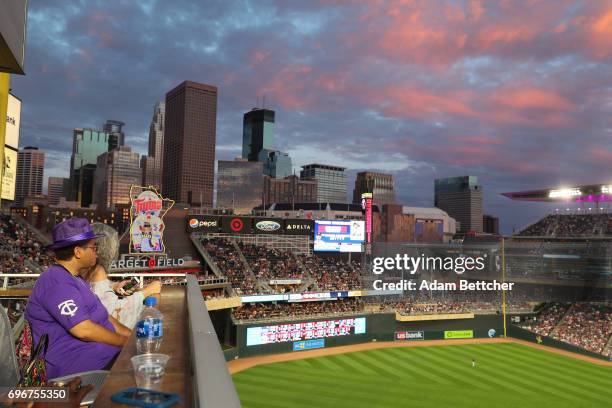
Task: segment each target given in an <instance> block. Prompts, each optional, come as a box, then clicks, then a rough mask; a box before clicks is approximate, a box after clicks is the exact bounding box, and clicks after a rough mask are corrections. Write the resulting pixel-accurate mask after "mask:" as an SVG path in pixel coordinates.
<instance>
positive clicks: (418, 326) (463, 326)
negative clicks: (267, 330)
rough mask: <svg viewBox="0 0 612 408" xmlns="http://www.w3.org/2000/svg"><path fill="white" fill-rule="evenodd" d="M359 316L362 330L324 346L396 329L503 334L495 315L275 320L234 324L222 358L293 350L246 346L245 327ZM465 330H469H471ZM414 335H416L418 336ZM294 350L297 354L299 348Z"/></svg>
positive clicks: (424, 333)
mask: <svg viewBox="0 0 612 408" xmlns="http://www.w3.org/2000/svg"><path fill="white" fill-rule="evenodd" d="M360 317H363V318H365V319H366V327H365V333H363V334H350V335H345V336H337V337H326V338H325V339H324V347H325V348H329V347H335V346H345V345H350V344H359V343H367V342H372V341H393V340H395V338H396V333H398V332H399V333H404V334H405V333H407V332H409V333H410V335H409V336H408V337H412V339H410V340H413V341H420V340H440V339H445V338H453V335H458V336H462V335H465V336H468V337H463V338H487V337H491V336H490V330H491V329H493V330H494V331H495V334H494V335H493V336H492V337H499V336H500V335H502V334H503V322H502V318H501V316H499V315H477V316H475V317H474V318H472V319H455V320H429V321H428V320H424V321H412V322H399V321H397V320H396V319H395V313H384V314H365V315H354V316H350V317H347V316H343V317H328V318H318V319H303V320H292V321H279V322H274V323H255V324H243V325H238V326H235V330H236V331H235V333H236V343H235V344H236V347H235V348H233V349H230V350H226V351H225V356H226V360H232V359H234V358H237V357H253V356H259V355H266V354H278V353H288V352H294V351H293V350H294V342H293V341H285V342H279V343H271V344H262V345H250V346H247V330H248V329H249V328H254V327H261V326H272V325H275V326H276V325H283V324H295V323H299V322H317V321H321V320H340V319H347V318H360ZM451 331H452V332H455V333H447V334H446V336H445V332H451ZM469 331H471V333H470V332H469ZM415 337H418V339H416V338H415ZM421 337H422V338H421ZM456 338H459V337H456ZM295 352H296V353H299V351H295Z"/></svg>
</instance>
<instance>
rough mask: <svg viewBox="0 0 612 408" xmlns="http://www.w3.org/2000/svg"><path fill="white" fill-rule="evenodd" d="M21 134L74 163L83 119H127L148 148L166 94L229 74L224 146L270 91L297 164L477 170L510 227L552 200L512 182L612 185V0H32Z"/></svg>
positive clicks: (222, 99)
mask: <svg viewBox="0 0 612 408" xmlns="http://www.w3.org/2000/svg"><path fill="white" fill-rule="evenodd" d="M25 69H26V73H27V75H26V76H24V77H18V76H13V77H12V83H11V85H12V88H13V92H14V93H15V94H16V95H17V96H18V97H20V98H21V99H22V101H23V112H22V121H21V142H20V146H21V147H23V146H26V145H34V146H38V147H40V148H42V149H44V150H45V151H46V153H47V158H46V160H47V167H46V170H45V178H46V177H47V176H62V177H66V176H68V167H69V161H70V160H69V158H70V152H71V146H72V129H73V128H75V127H95V128H100V127H101V126H102V124H103V123H104V122H105V121H106V120H107V119H117V120H121V121H124V122H125V123H126V127H125V131H126V144H128V145H130V146H132V147H134V148H135V150H136V151H138V152H140V153H145V152H146V145H147V139H148V127H149V123H150V121H151V117H152V114H153V106H154V104H155V102H156V101H161V100H163V99H164V96H165V93H166V92H167V91H168V90H170V89H171V88H173V87H174V86H176V85H177V84H179V83H180V82H182V81H183V80H192V81H197V82H203V83H207V84H211V85H215V86H217V87H218V88H219V100H218V117H217V121H218V122H217V158H218V159H231V158H233V157H235V156H239V155H240V152H241V143H242V115H243V113H244V112H246V111H247V110H249V109H250V108H252V107H253V106H255V105H256V104H257V99H258V97H259V98H260V104H261V97H262V96H263V95H265V97H266V107H269V108H271V109H274V110H275V111H276V141H277V143H276V144H277V148H278V149H280V150H283V151H287V152H289V153H290V154H291V156H292V158H293V163H294V167H295V169H296V172H299V166H301V165H303V164H306V163H312V162H318V163H326V164H338V165H343V166H346V167H348V169H349V182H350V184H349V193H350V192H351V191H352V187H353V185H352V183H353V180H354V174H355V173H356V172H357V171H360V170H379V171H386V172H392V173H393V174H394V175H395V181H396V190H397V197H398V200H399V201H400V202H402V203H404V204H405V205H410V206H432V205H433V180H434V179H435V178H439V177H447V176H460V175H468V174H469V175H476V176H478V178H479V181H480V183H481V184H482V185H483V188H484V191H485V205H484V207H485V212H486V213H490V214H493V215H496V216H499V217H500V220H501V225H502V227H503V229H504V231H505V232H511V231H512V228H513V227H515V228H521V227H524V226H526V225H527V224H528V223H531V222H533V221H535V220H536V219H537V218H538V217H539V216H541V215H542V214H543V213H545V212H546V211H548V210H549V209H550V206H546V205H542V204H538V203H520V202H513V201H510V200H508V199H507V198H504V197H502V196H501V195H500V193H502V192H507V191H518V190H529V189H537V188H544V187H554V186H560V185H564V186H571V185H579V184H595V183H600V182H602V183H603V182H606V183H612V114H611V113H612V1H609V0H608V1H603V0H602V1H596V0H588V1H587V0H585V1H564V0H550V1H536V0H533V1H531V0H522V1H518V0H517V1H506V0H500V1H432V0H423V1H416V0H415V1H410V0H406V1H393V2H391V1H373V0H368V1H340V0H338V1H303V0H299V1H288V0H278V1H227V0H226V1H193V0H188V1H183V0H172V1H144V0H139V1H128V0H124V1H118V0H112V1H79V2H76V1H75V2H72V1H70V2H66V1H59V0H54V1H48V0H46V1H31V2H30V9H29V16H28V35H27V55H26V62H25Z"/></svg>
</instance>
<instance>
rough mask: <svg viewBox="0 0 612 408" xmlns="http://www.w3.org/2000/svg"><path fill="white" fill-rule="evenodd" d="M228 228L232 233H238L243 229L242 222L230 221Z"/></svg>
mask: <svg viewBox="0 0 612 408" xmlns="http://www.w3.org/2000/svg"><path fill="white" fill-rule="evenodd" d="M230 228H231V230H232V231H234V232H240V231H242V230H243V229H244V221H242V220H241V219H240V218H234V219H232V220H231V221H230Z"/></svg>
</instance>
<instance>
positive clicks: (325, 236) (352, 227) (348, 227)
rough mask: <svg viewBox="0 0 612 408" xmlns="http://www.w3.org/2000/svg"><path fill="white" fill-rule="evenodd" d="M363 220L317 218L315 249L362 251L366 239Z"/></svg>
mask: <svg viewBox="0 0 612 408" xmlns="http://www.w3.org/2000/svg"><path fill="white" fill-rule="evenodd" d="M364 224H365V223H364V222H363V221H357V220H354V221H323V220H315V235H314V250H315V251H326V252H361V250H362V245H363V242H364V240H365V225H364Z"/></svg>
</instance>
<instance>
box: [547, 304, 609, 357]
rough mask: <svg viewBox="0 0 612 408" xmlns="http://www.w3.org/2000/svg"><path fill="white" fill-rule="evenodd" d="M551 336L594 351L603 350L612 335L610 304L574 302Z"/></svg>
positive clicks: (599, 351)
mask: <svg viewBox="0 0 612 408" xmlns="http://www.w3.org/2000/svg"><path fill="white" fill-rule="evenodd" d="M551 336H552V337H553V338H554V339H556V340H561V341H564V342H566V343H570V344H573V345H576V346H578V347H582V348H584V349H586V350H589V351H592V352H595V353H601V352H603V351H604V347H605V346H606V344H607V343H608V340H609V339H610V336H612V304H610V303H574V304H573V305H572V307H571V309H570V310H568V312H567V313H566V314H565V316H564V317H563V320H561V322H560V323H559V324H558V325H557V327H556V328H555V329H554V330H553V331H552V333H551Z"/></svg>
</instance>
